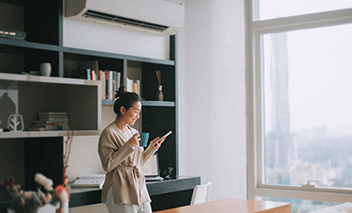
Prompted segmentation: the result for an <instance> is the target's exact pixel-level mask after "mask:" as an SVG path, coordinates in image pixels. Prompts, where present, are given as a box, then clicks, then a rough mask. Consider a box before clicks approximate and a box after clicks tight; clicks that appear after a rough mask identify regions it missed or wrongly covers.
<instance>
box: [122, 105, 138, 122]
mask: <svg viewBox="0 0 352 213" xmlns="http://www.w3.org/2000/svg"><path fill="white" fill-rule="evenodd" d="M121 109H122V119H123V120H124V121H125V122H126V123H127V124H128V125H130V126H132V125H133V124H134V123H135V122H136V121H137V120H138V119H139V113H140V112H141V109H142V104H141V102H139V101H138V102H136V103H134V104H133V106H132V107H130V108H129V109H128V110H127V111H126V109H125V108H124V107H121Z"/></svg>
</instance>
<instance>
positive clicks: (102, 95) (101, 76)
mask: <svg viewBox="0 0 352 213" xmlns="http://www.w3.org/2000/svg"><path fill="white" fill-rule="evenodd" d="M98 73H99V75H98V76H99V81H100V84H101V99H102V100H105V99H106V98H105V97H106V96H105V72H103V71H102V70H99V72H98Z"/></svg>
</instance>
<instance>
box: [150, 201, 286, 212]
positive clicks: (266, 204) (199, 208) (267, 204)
mask: <svg viewBox="0 0 352 213" xmlns="http://www.w3.org/2000/svg"><path fill="white" fill-rule="evenodd" d="M191 212H192V213H219V212H221V213H249V212H258V213H259V212H260V213H291V204H289V203H279V202H271V201H257V200H240V199H230V198H229V199H223V200H216V201H211V202H207V203H202V204H197V205H193V206H183V207H178V208H174V209H168V210H163V211H158V212H154V213H191Z"/></svg>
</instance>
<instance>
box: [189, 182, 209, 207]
mask: <svg viewBox="0 0 352 213" xmlns="http://www.w3.org/2000/svg"><path fill="white" fill-rule="evenodd" d="M210 192H211V182H208V183H207V184H203V185H197V186H196V187H194V189H193V194H192V199H191V205H195V204H198V203H205V202H208V201H209V200H210Z"/></svg>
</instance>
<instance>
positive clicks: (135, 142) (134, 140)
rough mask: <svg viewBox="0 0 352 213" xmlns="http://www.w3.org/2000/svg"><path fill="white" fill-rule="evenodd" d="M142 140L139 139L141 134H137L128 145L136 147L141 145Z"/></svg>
mask: <svg viewBox="0 0 352 213" xmlns="http://www.w3.org/2000/svg"><path fill="white" fill-rule="evenodd" d="M140 140H141V138H140V137H139V133H138V132H137V133H136V134H134V135H133V136H132V137H131V138H130V139H129V140H128V141H127V143H128V144H129V145H130V146H131V147H135V146H138V145H139V141H140Z"/></svg>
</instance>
